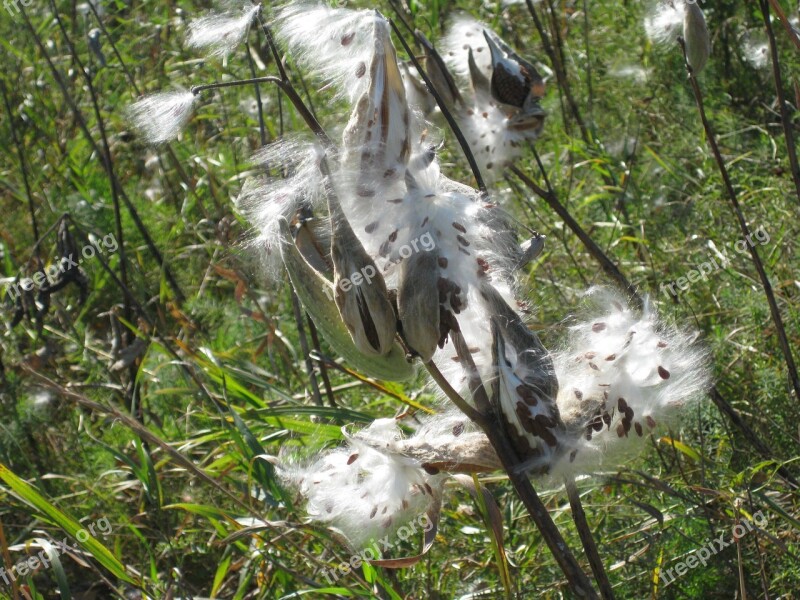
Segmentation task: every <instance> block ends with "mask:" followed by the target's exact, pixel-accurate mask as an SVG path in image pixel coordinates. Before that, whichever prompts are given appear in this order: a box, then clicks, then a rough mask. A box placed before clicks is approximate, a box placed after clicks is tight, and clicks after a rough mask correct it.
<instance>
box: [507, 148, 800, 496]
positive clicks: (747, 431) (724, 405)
mask: <svg viewBox="0 0 800 600" xmlns="http://www.w3.org/2000/svg"><path fill="white" fill-rule="evenodd" d="M540 168H541V164H540ZM510 169H511V171H512V172H513V173H514V174H515V175H516V176H517V177H518V178H519V179H520V181H522V182H523V183H524V184H525V185H526V186H528V188H529V189H531V190H532V191H533V192H535V193H536V194H537V195H538V196H540V197H541V198H542V199H544V200H545V202H547V203H548V205H550V207H551V208H552V209H553V210H554V211H555V212H556V213H557V214H558V215H559V216H560V217H561V218H562V219H563V220H564V222H565V223H566V224H567V226H568V227H569V228H570V229H571V230H572V231H573V233H575V235H577V236H578V239H580V240H581V242H583V245H584V246H585V247H586V249H587V250H588V251H589V253H590V254H591V255H592V256H593V257H594V259H595V260H596V261H597V262H598V263H599V264H600V266H601V267H602V268H603V270H604V271H606V273H607V274H608V275H609V276H610V277H611V278H612V279H615V280H616V281H617V282H619V284H620V285H621V286H622V287H623V288H624V289H625V290H627V292H628V293H629V294H630V296H631V299H632V300H634V301H635V302H636V303H637V304H638V305H639V306H641V305H642V304H643V299H642V297H641V296H640V295H639V293H638V292H637V291H636V288H635V287H634V286H633V285H631V283H630V282H629V281H628V278H627V277H625V275H624V274H623V273H622V272H621V271H620V270H619V269H618V268H617V266H616V265H615V264H614V263H613V262H612V261H611V259H610V258H609V257H608V256H607V255H606V253H605V252H603V250H602V249H601V248H600V247H599V246H598V245H597V244H596V243H595V242H594V240H592V238H591V237H589V234H587V233H586V231H584V229H583V228H582V227H581V226H580V224H579V223H578V222H577V221H576V220H575V219H574V218H573V217H572V215H571V214H570V213H569V211H568V210H567V209H566V207H564V205H563V204H561V203H560V202H559V201H558V197H557V196H556V195H555V192H554V190H553V188H552V187H551V186H550V183H549V181H547V177H546V175H545V181H546V182H547V188H548V189H547V190H544V189H542V188H541V187H540V186H539V185H537V184H536V182H534V181H533V180H532V179H531V178H530V177H528V176H527V175H525V174H524V173H523V172H522V171H520V170H519V168H518V167H515V166H513V165H512V166H511V167H510ZM543 173H544V172H543ZM708 394H709V396H710V397H711V401H712V402H714V404H715V405H716V407H717V408H718V409H719V411H720V412H721V413H723V414H724V415H725V416H726V417H728V419H730V421H731V423H733V425H734V426H735V427H736V428H737V429H739V431H741V432H742V434H743V435H744V437H745V439H746V440H747V441H748V442H749V443H750V444H751V445H752V446H753V447H754V448H755V449H756V450H757V451H758V453H759V454H761V455H762V456H763V457H764V458H766V459H769V460H774V459H775V455H774V453H773V452H772V450H771V449H770V447H769V446H768V445H767V444H766V443H765V442H764V441H763V440H762V439H761V437H760V436H759V435H758V434H757V433H756V432H755V431H754V430H753V428H752V427H750V425H749V424H748V423H747V422H746V421H745V420H744V419H743V418H742V416H741V414H739V411H737V410H736V409H735V408H734V407H733V406H732V405H731V404H730V402H728V401H727V400H726V399H725V397H724V396H723V395H722V394H721V393H720V391H719V389H718V388H717V386H716V385H714V386H712V387H711V389H710V390H709V392H708ZM778 473H779V474H780V475H781V477H783V478H784V479H785V480H786V481H787V482H788V483H790V484H791V485H792V486H794V487H800V482H798V481H797V479H796V478H795V477H794V476H793V475H792V474H791V473H790V472H789V470H788V469H787V468H786V467H784V466H781V467H779V468H778Z"/></svg>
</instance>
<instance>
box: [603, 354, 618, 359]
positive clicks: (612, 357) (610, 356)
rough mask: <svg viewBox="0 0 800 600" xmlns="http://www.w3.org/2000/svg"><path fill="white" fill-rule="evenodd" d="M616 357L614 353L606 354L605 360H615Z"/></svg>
mask: <svg viewBox="0 0 800 600" xmlns="http://www.w3.org/2000/svg"><path fill="white" fill-rule="evenodd" d="M616 358H617V355H616V354H609V355H608V356H606V360H615V359H616Z"/></svg>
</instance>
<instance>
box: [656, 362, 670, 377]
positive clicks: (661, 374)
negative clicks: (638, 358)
mask: <svg viewBox="0 0 800 600" xmlns="http://www.w3.org/2000/svg"><path fill="white" fill-rule="evenodd" d="M658 376H659V377H661V379H669V371H667V370H666V369H665V368H664V367H662V366H661V365H659V367H658Z"/></svg>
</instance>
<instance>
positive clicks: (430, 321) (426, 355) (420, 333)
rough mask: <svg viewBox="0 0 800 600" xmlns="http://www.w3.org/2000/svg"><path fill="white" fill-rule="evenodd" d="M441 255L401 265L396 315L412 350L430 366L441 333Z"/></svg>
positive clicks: (430, 254) (423, 256)
mask: <svg viewBox="0 0 800 600" xmlns="http://www.w3.org/2000/svg"><path fill="white" fill-rule="evenodd" d="M439 281H440V277H439V266H438V254H437V253H436V252H420V253H419V254H414V255H412V256H410V257H409V258H407V259H405V260H403V262H402V263H400V271H399V275H398V287H397V312H398V316H399V317H400V323H402V326H403V337H404V338H405V340H406V343H408V345H409V347H410V348H411V349H413V350H414V351H415V352H416V353H417V354H419V355H420V357H421V358H422V360H423V361H424V362H427V361H429V360H430V359H431V357H432V356H433V353H434V352H435V351H436V346H437V344H438V343H439V339H440V338H441V335H442V334H441V331H440V304H439V296H440V289H439V288H440V284H439Z"/></svg>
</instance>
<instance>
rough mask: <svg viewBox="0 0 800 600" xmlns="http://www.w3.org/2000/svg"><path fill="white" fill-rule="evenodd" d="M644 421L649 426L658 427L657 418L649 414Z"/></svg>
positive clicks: (651, 427)
mask: <svg viewBox="0 0 800 600" xmlns="http://www.w3.org/2000/svg"><path fill="white" fill-rule="evenodd" d="M644 422H645V423H647V426H648V427H649V428H650V429H655V428H656V420H655V419H654V418H653V417H651V416H650V415H647V416H646V417H645V418H644Z"/></svg>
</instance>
